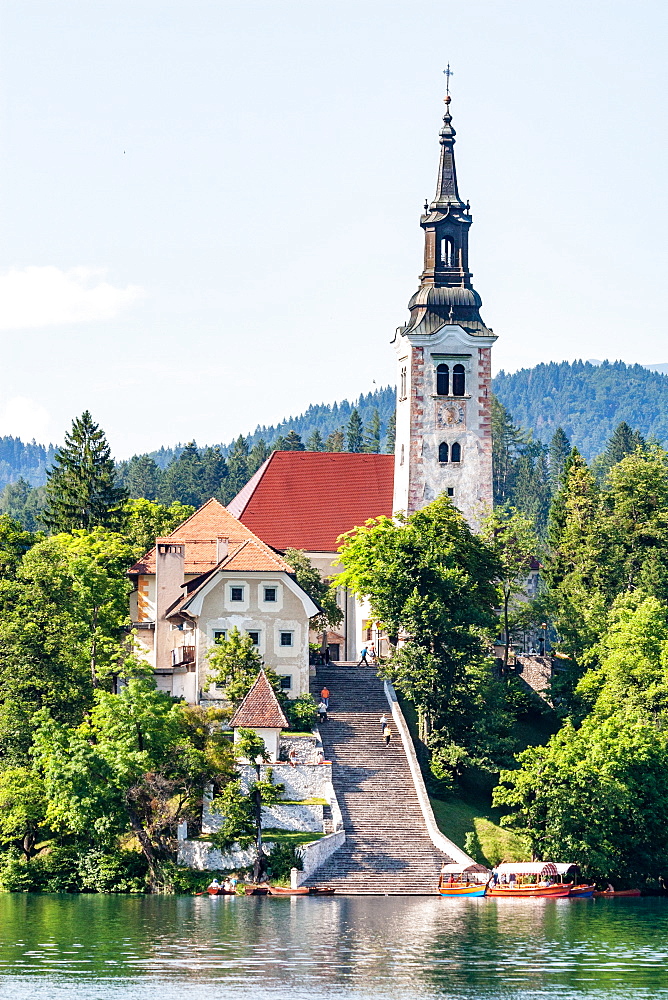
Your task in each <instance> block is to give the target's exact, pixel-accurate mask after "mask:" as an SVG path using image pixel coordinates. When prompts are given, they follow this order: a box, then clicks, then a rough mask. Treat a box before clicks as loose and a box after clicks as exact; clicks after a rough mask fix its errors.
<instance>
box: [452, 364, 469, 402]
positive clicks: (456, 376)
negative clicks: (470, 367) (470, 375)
mask: <svg viewBox="0 0 668 1000" xmlns="http://www.w3.org/2000/svg"><path fill="white" fill-rule="evenodd" d="M465 394H466V370H465V368H464V365H455V366H454V368H453V369H452V395H453V396H464V395H465Z"/></svg>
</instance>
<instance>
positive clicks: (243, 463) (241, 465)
mask: <svg viewBox="0 0 668 1000" xmlns="http://www.w3.org/2000/svg"><path fill="white" fill-rule="evenodd" d="M249 479H250V470H249V453H248V441H247V440H246V438H245V437H244V436H243V434H240V435H239V437H238V438H237V439H236V441H235V442H234V444H233V445H232V447H231V448H230V450H229V452H228V455H227V480H226V483H225V490H224V496H225V503H229V502H230V500H233V499H234V497H235V496H236V495H237V493H238V492H239V490H241V489H243V487H244V486H245V485H246V483H247V482H248V480H249Z"/></svg>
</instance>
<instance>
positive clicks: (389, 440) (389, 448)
mask: <svg viewBox="0 0 668 1000" xmlns="http://www.w3.org/2000/svg"><path fill="white" fill-rule="evenodd" d="M396 440H397V411H396V410H393V411H392V416H391V417H390V419H389V420H388V422H387V437H386V438H385V451H386V453H387V454H388V455H394V445H395V443H396Z"/></svg>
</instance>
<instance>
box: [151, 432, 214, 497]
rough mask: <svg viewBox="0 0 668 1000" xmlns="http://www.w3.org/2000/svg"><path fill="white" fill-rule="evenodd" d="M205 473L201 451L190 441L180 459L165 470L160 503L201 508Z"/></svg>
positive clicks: (175, 460)
mask: <svg viewBox="0 0 668 1000" xmlns="http://www.w3.org/2000/svg"><path fill="white" fill-rule="evenodd" d="M203 472H204V469H203V465H202V459H201V456H200V453H199V449H198V448H197V445H196V443H195V442H194V441H189V442H188V444H187V445H186V446H185V448H184V449H183V451H182V452H181V454H180V455H179V457H178V458H175V459H174V460H173V461H172V462H170V464H169V465H168V466H167V468H166V469H165V472H164V475H163V477H162V485H161V487H160V501H161V502H162V503H166V504H170V503H174V502H175V501H178V502H179V503H186V504H190V505H192V506H193V507H201V505H202V503H203V496H202V478H203ZM204 499H207V500H208V499H209V498H208V497H206V498H204Z"/></svg>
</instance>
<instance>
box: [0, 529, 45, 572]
mask: <svg viewBox="0 0 668 1000" xmlns="http://www.w3.org/2000/svg"><path fill="white" fill-rule="evenodd" d="M42 537H43V536H42V535H34V534H33V533H32V532H30V531H25V530H24V528H23V526H22V525H21V524H20V523H19V522H18V521H15V520H14V519H13V518H11V517H10V516H9V514H0V578H2V577H4V578H13V577H15V576H16V572H17V570H18V568H19V566H20V565H21V560H22V559H23V557H24V555H25V554H26V552H28V550H29V549H31V548H32V546H33V545H34V544H35V542H38V541H40V539H41V538H42Z"/></svg>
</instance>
